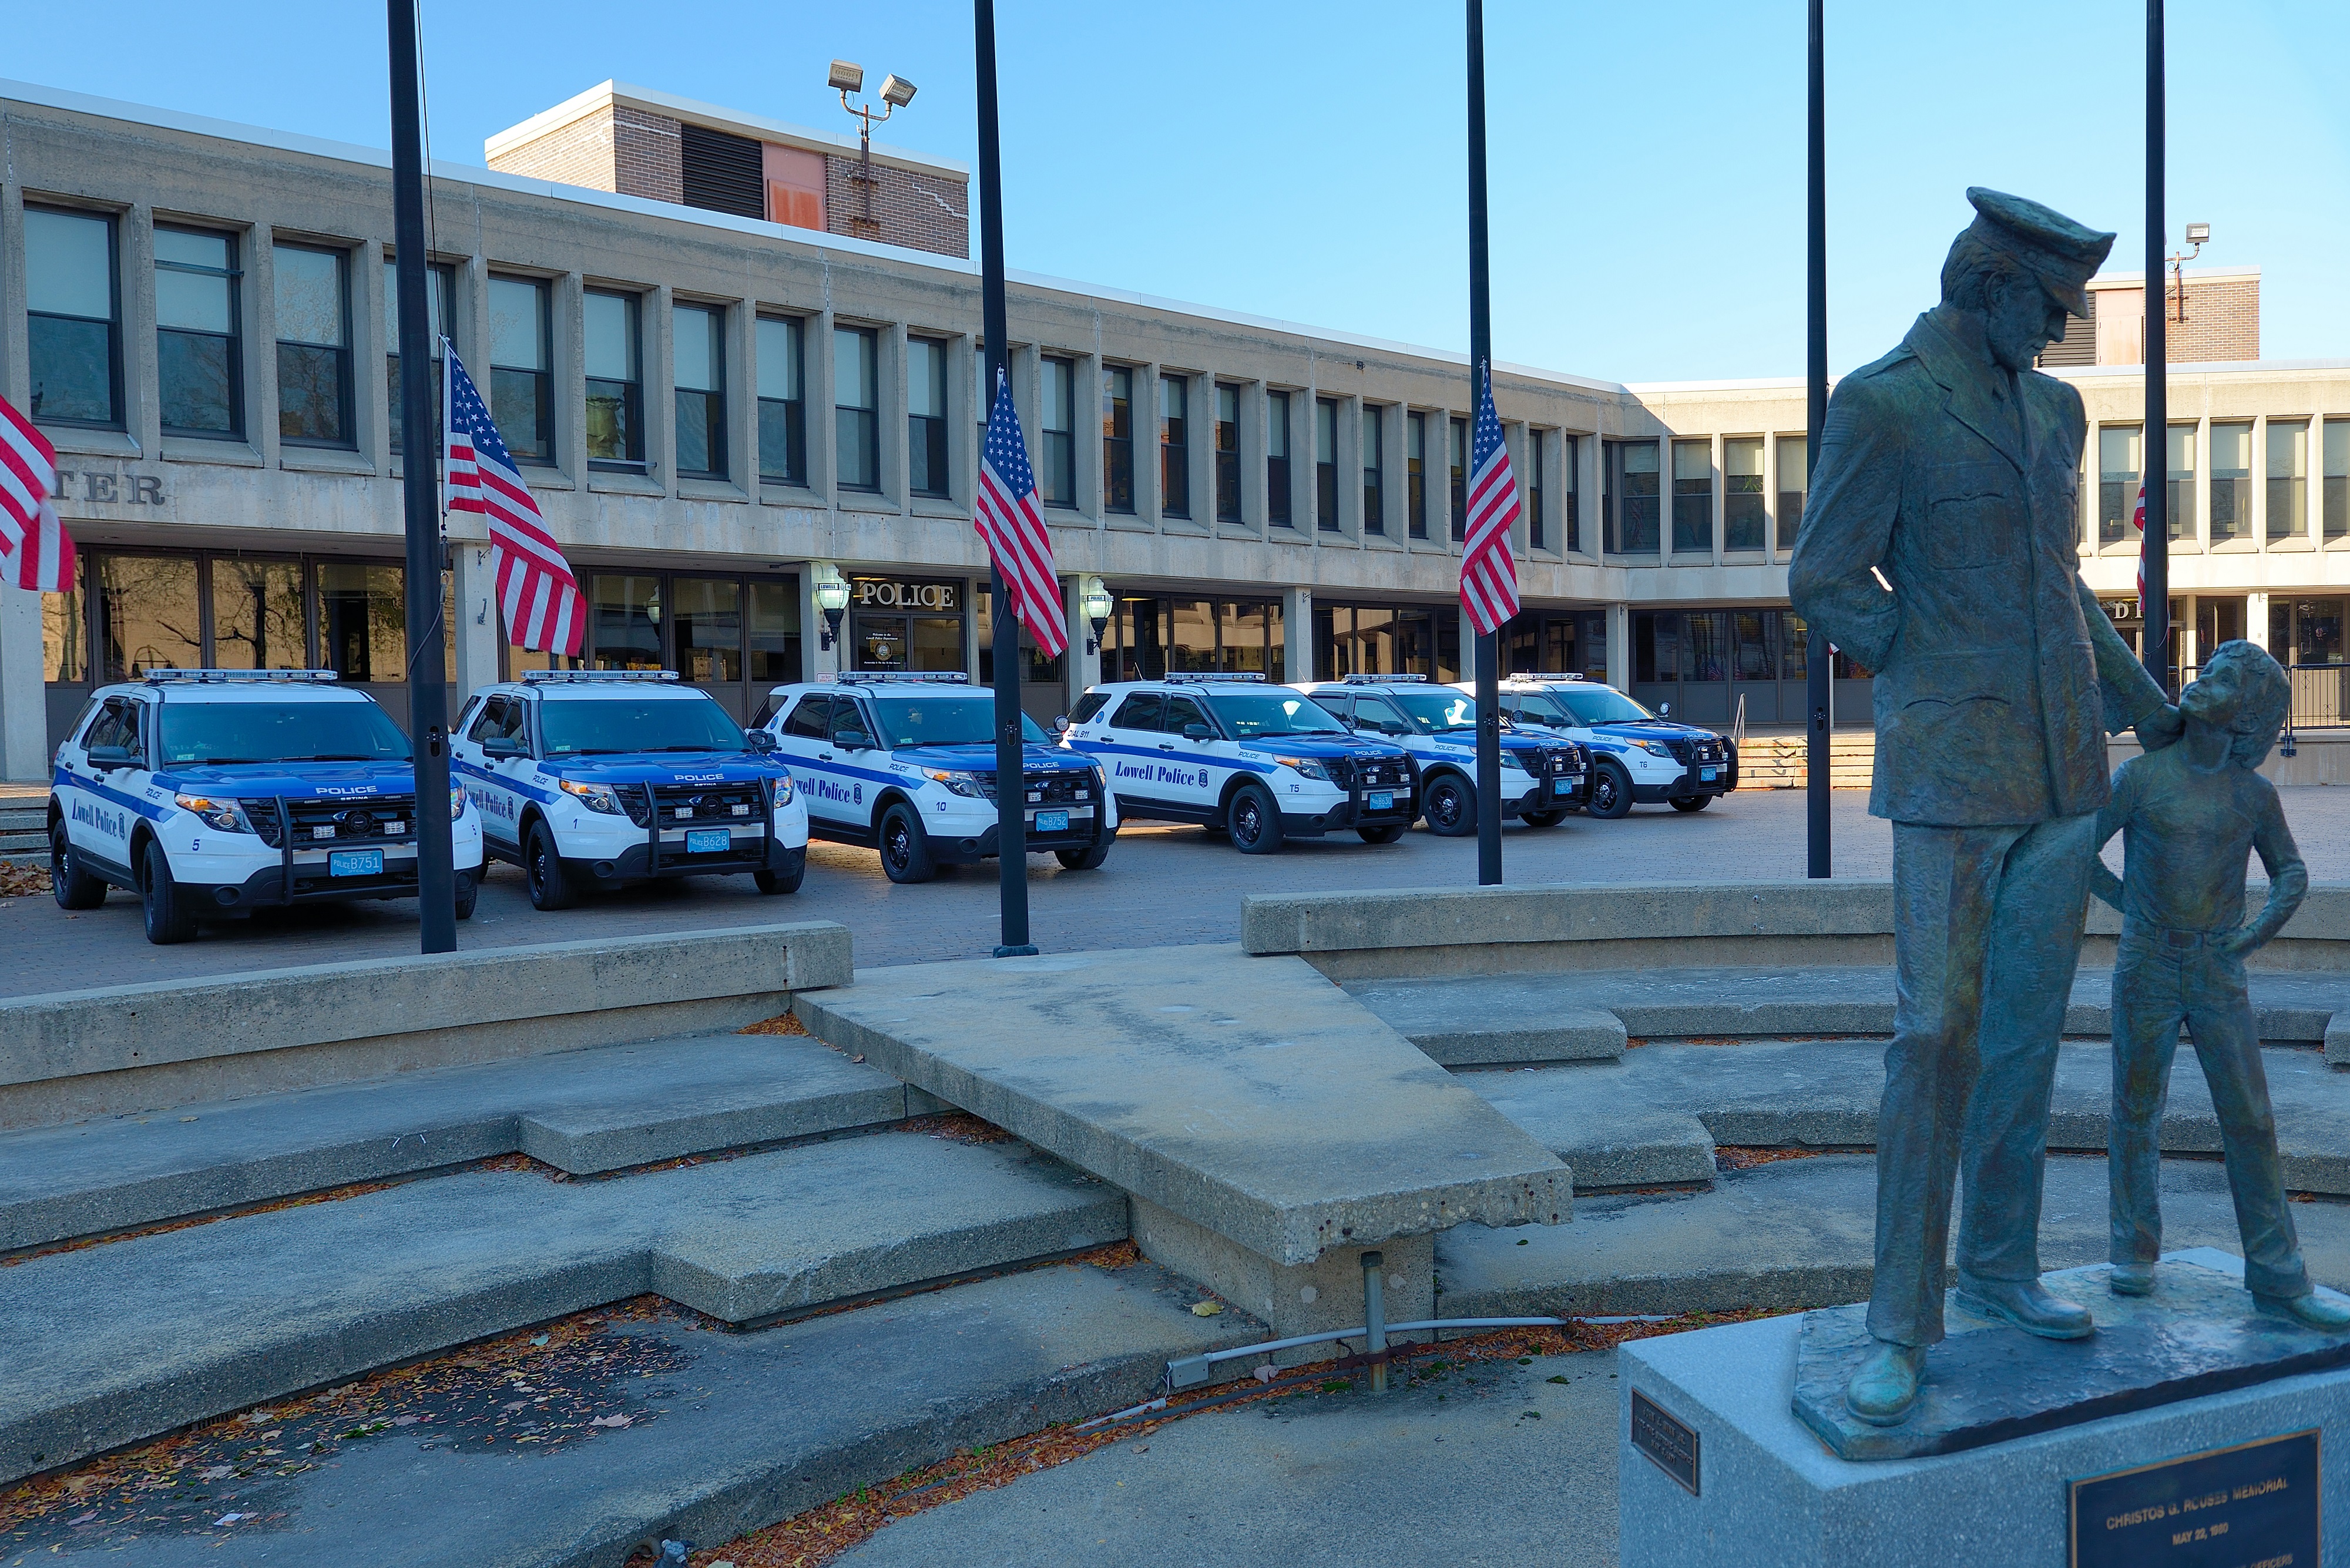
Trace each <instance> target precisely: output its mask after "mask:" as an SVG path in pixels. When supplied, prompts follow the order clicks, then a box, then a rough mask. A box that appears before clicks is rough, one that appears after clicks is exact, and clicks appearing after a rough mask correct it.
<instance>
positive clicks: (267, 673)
mask: <svg viewBox="0 0 2350 1568" xmlns="http://www.w3.org/2000/svg"><path fill="white" fill-rule="evenodd" d="M141 679H143V680H145V681H146V682H147V684H148V685H150V686H161V685H163V684H165V683H167V682H170V683H174V684H176V683H179V682H182V681H185V682H190V683H192V684H195V685H200V686H211V685H225V684H227V683H228V682H230V681H232V680H240V681H241V680H262V681H277V682H284V681H289V680H312V681H318V680H340V679H341V677H339V676H338V675H337V674H336V673H335V672H334V671H333V670H149V671H148V672H147V673H146V675H145V676H143V677H142V678H141Z"/></svg>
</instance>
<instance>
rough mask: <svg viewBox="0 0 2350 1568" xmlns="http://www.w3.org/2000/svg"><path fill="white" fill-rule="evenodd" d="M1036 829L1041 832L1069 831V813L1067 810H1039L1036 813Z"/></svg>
mask: <svg viewBox="0 0 2350 1568" xmlns="http://www.w3.org/2000/svg"><path fill="white" fill-rule="evenodd" d="M1036 831H1037V832H1039V833H1066V832H1068V831H1069V814H1068V813H1067V812H1066V811H1040V812H1038V813H1037V814H1036Z"/></svg>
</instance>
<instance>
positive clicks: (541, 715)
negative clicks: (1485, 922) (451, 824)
mask: <svg viewBox="0 0 2350 1568" xmlns="http://www.w3.org/2000/svg"><path fill="white" fill-rule="evenodd" d="M450 750H451V754H452V764H453V766H454V768H455V770H456V773H457V774H458V776H459V777H460V778H462V779H463V781H464V784H465V787H466V789H467V790H468V791H469V792H471V794H473V798H474V800H475V801H476V802H478V803H479V804H480V806H481V810H482V832H483V836H484V839H485V840H486V841H487V846H488V852H489V853H490V854H491V855H494V856H495V857H497V858H498V859H500V860H506V861H511V862H513V863H514V864H515V865H517V866H520V867H522V873H523V880H524V882H525V885H526V886H527V887H528V888H529V891H530V901H531V904H532V906H533V907H534V908H536V909H568V908H569V907H570V906H571V905H573V904H575V903H577V901H578V900H579V897H580V895H581V893H583V892H584V891H586V890H587V889H588V888H604V889H610V888H619V887H620V886H622V885H623V884H625V883H628V882H632V881H638V880H643V879H650V878H665V877H712V876H729V875H733V874H736V873H740V872H744V871H748V872H749V873H750V874H751V875H752V877H754V879H755V880H756V881H757V883H758V885H759V891H760V892H762V893H795V892H797V891H798V890H799V886H800V878H801V877H802V876H804V875H805V874H806V869H807V810H806V807H804V806H803V805H801V804H800V802H799V797H798V792H797V791H796V790H795V789H794V788H793V787H792V779H791V774H789V773H788V772H786V771H785V768H784V766H783V764H782V763H779V762H777V761H776V760H775V757H773V756H772V755H770V754H769V753H771V752H772V751H773V750H774V747H773V746H772V745H771V744H770V743H769V742H768V741H767V738H766V737H765V736H764V735H760V734H756V733H753V734H749V735H745V734H744V732H743V727H742V726H741V725H739V724H737V723H736V722H734V721H733V718H732V717H730V716H729V715H728V714H727V711H726V710H725V709H723V708H722V707H720V706H719V705H718V701H717V700H716V699H715V698H713V697H712V696H711V695H710V693H708V692H707V691H699V690H697V689H695V688H693V687H691V686H681V685H680V684H678V683H677V672H676V671H674V670H532V671H530V672H529V673H527V674H525V676H524V677H523V678H522V679H521V680H516V681H510V682H506V683H504V684H501V685H496V686H485V687H484V688H483V689H482V690H481V691H476V692H475V693H473V699H472V701H469V702H467V703H466V704H465V710H464V711H463V713H460V714H459V715H458V716H457V722H456V724H455V726H454V738H453V739H452V742H451V747H450Z"/></svg>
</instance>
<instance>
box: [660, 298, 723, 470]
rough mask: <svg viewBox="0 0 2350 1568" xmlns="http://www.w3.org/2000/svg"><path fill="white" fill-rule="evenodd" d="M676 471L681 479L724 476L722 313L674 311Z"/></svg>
mask: <svg viewBox="0 0 2350 1568" xmlns="http://www.w3.org/2000/svg"><path fill="white" fill-rule="evenodd" d="M675 318H676V323H677V348H676V349H675V351H674V352H675V357H674V359H673V361H672V364H673V367H674V371H675V374H674V376H673V377H672V379H673V380H674V381H675V382H676V389H677V472H678V476H679V477H680V478H682V479H723V478H725V477H726V313H725V312H724V311H723V310H720V309H716V308H714V307H712V306H702V305H681V306H677V308H676V315H675Z"/></svg>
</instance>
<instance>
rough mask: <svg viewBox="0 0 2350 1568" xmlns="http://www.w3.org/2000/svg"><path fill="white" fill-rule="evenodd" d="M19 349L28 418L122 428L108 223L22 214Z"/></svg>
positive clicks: (93, 216)
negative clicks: (28, 384) (29, 390)
mask: <svg viewBox="0 0 2350 1568" xmlns="http://www.w3.org/2000/svg"><path fill="white" fill-rule="evenodd" d="M25 308H26V313H27V317H28V318H27V320H26V324H25V325H26V338H27V342H26V348H27V349H28V358H30V360H31V365H30V369H31V370H32V379H33V409H32V413H33V417H34V418H35V419H36V420H38V421H41V422H42V423H44V424H53V425H100V426H109V427H111V428H113V429H116V430H120V428H121V427H122V343H121V322H122V296H121V289H120V283H119V281H118V279H117V277H116V275H115V270H114V220H113V219H112V218H110V217H106V216H102V215H100V214H99V213H60V212H55V211H51V210H49V209H47V208H42V207H27V208H26V209H25Z"/></svg>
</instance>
